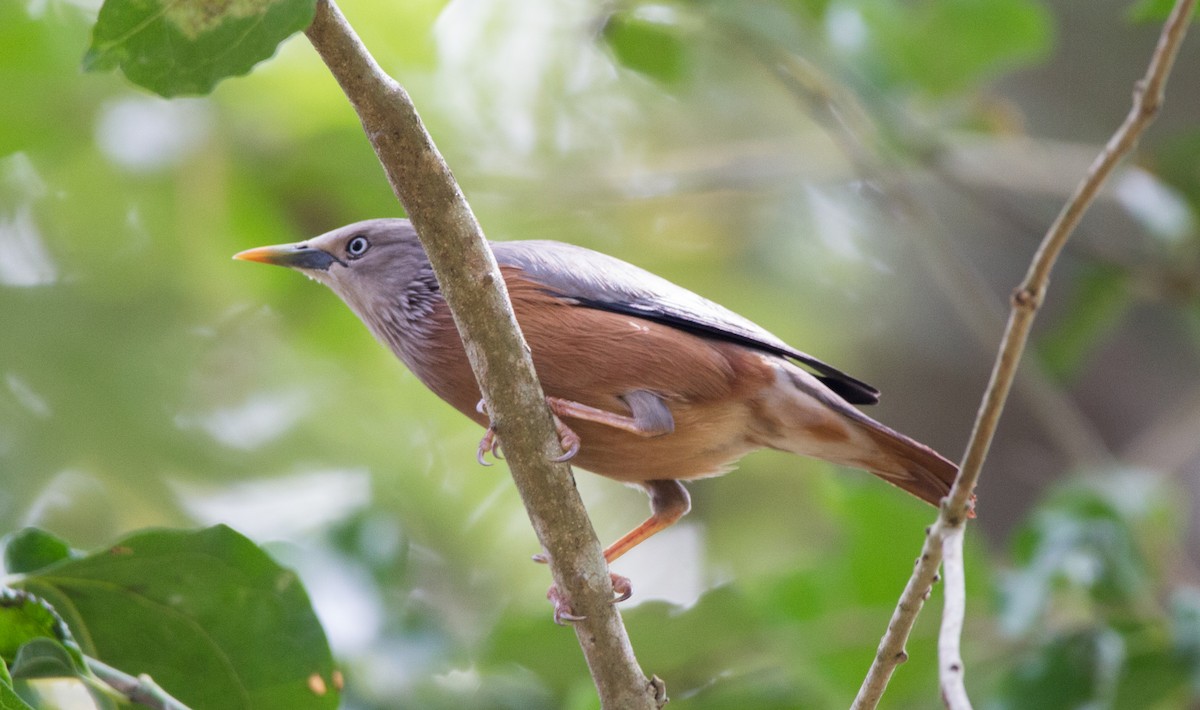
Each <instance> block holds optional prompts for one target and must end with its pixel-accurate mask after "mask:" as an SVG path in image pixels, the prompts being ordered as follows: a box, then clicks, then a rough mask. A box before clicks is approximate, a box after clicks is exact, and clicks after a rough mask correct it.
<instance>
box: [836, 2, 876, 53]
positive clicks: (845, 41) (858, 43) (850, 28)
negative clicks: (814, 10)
mask: <svg viewBox="0 0 1200 710" xmlns="http://www.w3.org/2000/svg"><path fill="white" fill-rule="evenodd" d="M825 35H826V36H827V37H828V38H829V43H830V44H831V45H833V46H834V47H837V48H838V49H840V50H842V51H843V52H846V53H848V54H852V53H856V52H859V51H862V49H863V48H864V47H866V45H867V39H868V32H867V23H866V22H864V21H863V17H862V13H861V12H859V11H858V8H853V7H847V6H846V5H845V4H843V3H835V4H834V5H832V6H830V8H829V10H828V11H827V12H826V13H825Z"/></svg>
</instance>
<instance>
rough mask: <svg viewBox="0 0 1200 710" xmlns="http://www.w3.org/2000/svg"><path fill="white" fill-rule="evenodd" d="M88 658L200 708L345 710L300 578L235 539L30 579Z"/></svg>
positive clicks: (171, 537)
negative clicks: (143, 678) (140, 678)
mask: <svg viewBox="0 0 1200 710" xmlns="http://www.w3.org/2000/svg"><path fill="white" fill-rule="evenodd" d="M21 584H22V586H24V587H26V588H28V589H29V590H30V591H33V592H34V593H36V594H38V595H39V596H41V597H42V598H44V599H46V600H48V601H50V602H51V603H52V604H54V606H55V607H56V608H57V609H58V610H59V612H60V613H61V614H62V615H63V616H64V617H65V619H66V621H67V624H68V625H69V626H70V627H71V629H72V630H73V631H74V633H75V637H76V638H77V639H79V641H80V644H81V645H82V646H83V648H84V650H85V651H86V652H87V653H88V654H89V655H92V656H95V657H97V658H99V659H101V660H103V661H104V662H105V663H107V664H109V665H112V666H114V667H117V668H120V669H122V670H123V671H125V672H128V673H132V674H134V675H137V674H141V673H148V674H149V675H150V676H151V677H153V678H154V680H155V681H156V682H157V683H158V684H159V685H161V686H162V687H163V688H164V689H166V690H167V692H169V693H171V694H172V695H174V696H175V697H177V698H178V699H179V700H180V701H181V702H183V703H186V704H188V705H190V706H193V707H199V708H206V707H220V708H230V709H237V708H246V709H249V708H256V709H264V710H269V709H270V708H294V709H296V710H303V709H306V708H335V707H337V704H338V695H339V693H338V691H337V689H336V687H335V685H336V683H335V681H334V667H333V659H332V656H331V654H330V651H329V646H328V643H327V641H326V639H325V634H324V631H323V630H322V629H321V626H320V624H319V623H318V621H317V618H316V616H315V614H314V613H313V610H312V606H311V604H310V603H309V600H308V595H307V594H306V593H305V591H304V588H303V587H302V586H301V584H300V581H299V580H298V579H297V577H296V575H295V573H293V572H291V571H290V570H287V569H284V568H282V567H280V566H279V565H278V564H276V563H275V562H274V561H273V560H271V558H270V557H268V556H267V554H266V553H264V552H263V551H262V550H261V549H259V548H258V547H257V546H256V545H254V543H252V542H251V541H250V540H248V539H246V538H245V537H243V536H242V535H240V534H238V533H236V532H234V531H233V530H231V529H230V528H228V527H225V526H217V527H213V528H208V529H206V530H201V531H196V532H192V531H175V530H153V531H147V532H141V533H137V534H135V535H133V536H131V537H129V538H127V539H125V540H124V541H122V542H120V543H118V544H117V545H115V546H113V547H112V548H110V549H108V550H106V551H104V552H101V553H98V554H93V555H90V556H88V557H86V558H83V559H78V560H69V561H66V562H63V563H61V564H58V565H56V566H54V567H53V568H50V569H47V570H43V571H42V572H39V573H35V574H33V575H30V576H29V577H28V578H26V579H25V580H24V581H23V582H22V583H21Z"/></svg>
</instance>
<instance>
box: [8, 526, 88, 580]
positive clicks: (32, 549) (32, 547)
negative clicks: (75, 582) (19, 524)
mask: <svg viewBox="0 0 1200 710" xmlns="http://www.w3.org/2000/svg"><path fill="white" fill-rule="evenodd" d="M71 556H72V552H71V548H70V546H69V545H67V543H66V542H64V541H63V540H62V539H61V538H58V537H55V536H54V535H51V534H50V533H48V532H46V531H45V530H39V529H38V528H25V529H24V530H19V531H17V532H15V533H13V534H12V535H9V536H8V539H7V540H6V541H5V544H4V567H5V568H6V569H7V570H8V571H9V572H12V573H14V574H24V573H26V572H33V571H34V570H39V569H42V568H43V567H49V566H50V565H52V564H54V563H55V562H58V561H60V560H65V559H67V558H68V557H71Z"/></svg>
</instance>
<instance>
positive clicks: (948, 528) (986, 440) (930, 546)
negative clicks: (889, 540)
mask: <svg viewBox="0 0 1200 710" xmlns="http://www.w3.org/2000/svg"><path fill="white" fill-rule="evenodd" d="M1194 4H1195V0H1176V3H1175V6H1174V8H1173V9H1172V10H1171V15H1170V17H1168V18H1167V22H1166V24H1165V25H1164V26H1163V30H1162V34H1161V35H1160V36H1159V40H1158V46H1157V47H1156V48H1155V50H1154V54H1153V55H1152V56H1151V58H1150V66H1149V68H1148V69H1147V70H1146V75H1145V77H1143V78H1142V80H1141V81H1139V82H1138V83H1137V86H1136V87H1135V89H1134V94H1133V107H1132V108H1131V109H1130V111H1129V115H1128V116H1126V118H1125V121H1124V122H1123V123H1122V124H1121V126H1120V127H1119V128H1118V129H1117V131H1116V132H1115V133H1114V134H1113V136H1112V138H1110V139H1109V141H1108V143H1107V145H1105V147H1104V150H1102V151H1101V152H1100V154H1099V155H1098V156H1097V157H1096V160H1095V161H1093V163H1092V165H1091V167H1090V168H1089V169H1088V172H1087V174H1086V175H1085V176H1084V178H1083V180H1082V181H1081V182H1080V183H1079V186H1078V187H1076V189H1075V192H1074V193H1073V194H1072V195H1071V198H1070V199H1069V200H1068V201H1067V203H1066V204H1065V205H1064V206H1063V209H1062V211H1061V212H1060V213H1059V215H1058V217H1057V219H1055V221H1054V223H1053V224H1052V225H1051V226H1050V229H1049V231H1047V233H1046V236H1045V237H1044V238H1043V240H1042V243H1041V245H1040V246H1039V247H1038V250H1037V252H1036V253H1035V254H1034V256H1033V260H1032V261H1031V262H1030V265H1029V271H1028V273H1027V274H1026V276H1025V279H1024V281H1022V282H1021V285H1020V286H1018V287H1017V289H1016V291H1015V292H1014V293H1013V297H1012V309H1011V312H1010V314H1009V318H1008V325H1007V327H1006V328H1005V331H1004V339H1003V340H1002V341H1001V344H1000V352H999V354H998V355H997V357H996V363H995V365H994V367H993V369H992V376H991V380H990V381H989V382H988V387H987V390H986V392H985V393H984V396H983V402H982V404H981V405H980V408H979V414H978V415H977V417H976V419H975V426H974V429H973V431H972V432H971V439H970V441H969V443H968V445H967V451H966V454H965V455H964V457H963V461H962V464H961V466H960V470H959V474H958V478H957V479H955V481H954V486H953V487H952V488H951V489H950V495H949V496H947V497H946V499H945V500H943V501H942V506H941V510H940V512H939V513H938V519H937V521H936V522H935V523H934V525H933V527H932V528H931V529H930V531H929V535H928V536H927V537H926V540H925V546H924V548H923V549H922V552H921V558H920V559H919V560H918V561H917V566H916V569H915V570H913V574H912V578H911V579H909V582H908V585H907V586H906V587H905V588H904V592H903V593H902V594H901V596H900V601H899V603H898V604H897V606H896V611H895V612H894V613H893V614H892V621H891V623H889V624H888V629H887V632H886V633H885V634H884V636H883V639H882V640H881V641H880V643H879V651H878V653H877V654H876V657H875V662H874V663H872V664H871V668H870V669H869V670H868V672H867V677H866V679H864V680H863V684H862V687H861V688H860V689H859V692H858V697H856V698H855V700H854V705H853V706H852V707H853V708H856V709H858V708H863V709H865V708H874V707H875V706H876V705H877V704H878V702H879V698H880V697H881V696H882V695H883V691H884V689H885V688H886V687H887V682H888V680H889V679H890V678H891V675H892V672H893V671H894V670H895V668H896V666H897V665H899V663H900V662H901V661H903V659H904V658H905V654H904V645H905V642H906V641H907V639H908V635H909V633H910V632H911V631H912V626H913V623H914V622H915V621H916V617H917V614H918V613H919V612H920V610H921V606H922V604H923V603H924V598H925V596H926V595H927V594H928V590H929V584H931V583H932V580H933V579H934V577H935V573H936V570H937V567H938V565H939V564H940V563H941V561H942V554H943V545H944V544H946V543H947V541H949V544H951V545H952V546H954V547H955V550H954V553H953V555H952V557H953V560H954V563H955V564H959V563H961V559H962V556H961V545H962V535H961V534H960V529H961V528H962V527H963V525H964V524H965V523H966V514H967V506H968V504H969V502H970V500H971V496H972V492H973V491H974V490H975V484H976V483H977V482H978V480H979V474H980V471H981V469H982V468H983V462H984V459H985V458H986V457H987V452H988V448H989V447H990V445H991V442H992V438H993V436H994V435H995V432H996V426H997V424H998V423H999V421H1000V414H1001V413H1002V412H1003V411H1004V403H1005V400H1006V399H1007V397H1008V393H1009V390H1010V389H1011V387H1012V382H1013V378H1014V377H1015V376H1016V371H1017V365H1018V363H1019V362H1020V360H1021V354H1022V353H1023V352H1024V350H1025V343H1026V341H1027V340H1028V338H1029V330H1030V328H1031V327H1032V325H1033V320H1034V318H1035V316H1036V315H1037V310H1038V307H1039V306H1041V304H1042V300H1043V298H1044V297H1045V293H1046V288H1047V287H1048V285H1049V283H1050V273H1051V271H1052V270H1053V268H1054V263H1055V261H1056V259H1057V258H1058V255H1059V253H1060V252H1061V251H1062V248H1063V246H1064V245H1065V244H1066V243H1067V240H1068V239H1069V238H1070V236H1071V234H1072V232H1074V230H1075V227H1076V226H1077V225H1078V224H1079V220H1080V219H1081V218H1082V217H1083V215H1084V213H1085V212H1086V211H1087V209H1088V207H1089V206H1090V205H1091V204H1092V201H1093V200H1094V199H1095V198H1096V195H1097V194H1099V192H1100V189H1101V188H1102V187H1103V186H1104V183H1105V181H1106V180H1107V179H1108V177H1109V175H1110V174H1111V173H1112V171H1113V169H1114V168H1116V166H1117V164H1118V163H1119V162H1120V161H1121V160H1122V159H1123V158H1124V157H1125V156H1126V155H1128V154H1129V153H1130V152H1131V151H1132V150H1133V148H1134V146H1135V145H1136V144H1137V139H1138V137H1139V136H1140V135H1141V134H1142V132H1143V131H1144V130H1145V129H1146V127H1147V126H1149V125H1150V123H1151V122H1152V121H1153V120H1154V117H1155V116H1156V115H1157V114H1158V111H1159V109H1160V108H1161V106H1162V103H1163V87H1164V86H1165V84H1166V81H1167V76H1168V75H1169V74H1170V70H1171V66H1172V65H1173V64H1174V62H1175V57H1176V55H1177V54H1178V51H1179V45H1180V44H1181V43H1182V41H1183V36H1184V34H1185V33H1186V32H1187V26H1188V18H1189V17H1190V16H1191V13H1192V8H1193V5H1194ZM949 562H950V560H948V563H949ZM955 573H956V574H957V570H956V571H955ZM955 593H956V594H958V593H961V590H956V592H955ZM947 601H948V603H950V602H949V599H948V600H947ZM958 602H959V600H957V599H956V600H955V601H954V603H958ZM964 697H965V693H964Z"/></svg>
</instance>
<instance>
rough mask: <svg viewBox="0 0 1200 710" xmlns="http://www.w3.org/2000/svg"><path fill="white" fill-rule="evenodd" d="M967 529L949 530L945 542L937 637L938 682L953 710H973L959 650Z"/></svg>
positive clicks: (945, 701) (949, 706)
mask: <svg viewBox="0 0 1200 710" xmlns="http://www.w3.org/2000/svg"><path fill="white" fill-rule="evenodd" d="M964 532H965V528H964V527H963V526H959V527H956V528H952V529H950V530H949V531H948V532H947V533H946V537H945V539H944V540H943V541H942V564H943V566H944V569H945V573H946V574H945V578H946V581H945V582H943V584H944V591H945V599H946V601H945V606H944V607H943V609H942V630H941V632H940V633H939V634H938V679H939V682H940V684H941V686H942V701H943V702H944V703H946V707H948V708H950V709H951V710H971V699H970V698H969V697H967V687H966V685H965V684H964V682H963V675H964V673H965V669H964V668H963V660H962V651H961V650H960V648H959V647H960V645H961V643H960V642H961V639H962V629H963V617H965V616H966V613H967V574H966V570H965V569H964V568H963V559H962V556H963V551H962V539H963V533H964Z"/></svg>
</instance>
